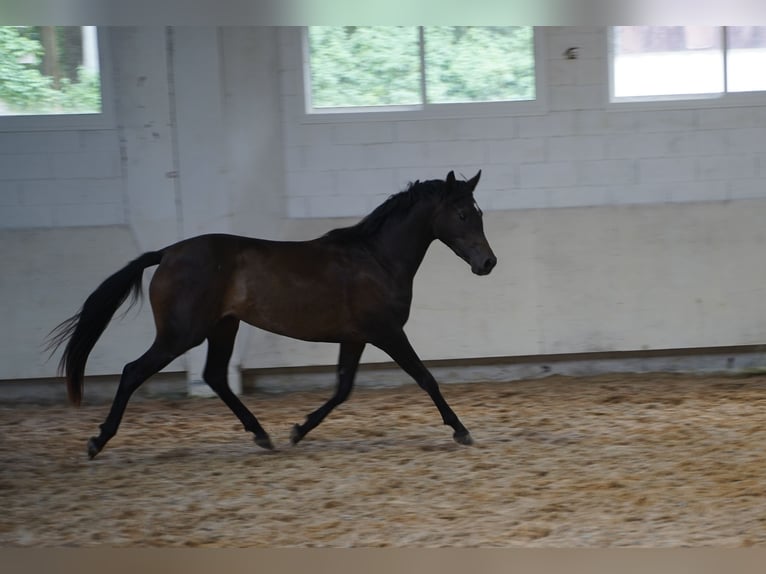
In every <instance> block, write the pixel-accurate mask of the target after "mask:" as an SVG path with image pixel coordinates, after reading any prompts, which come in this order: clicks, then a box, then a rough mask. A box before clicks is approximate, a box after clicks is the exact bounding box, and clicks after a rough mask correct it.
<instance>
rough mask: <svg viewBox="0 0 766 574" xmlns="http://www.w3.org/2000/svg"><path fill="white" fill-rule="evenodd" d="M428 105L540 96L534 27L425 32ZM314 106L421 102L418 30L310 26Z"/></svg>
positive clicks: (436, 28)
mask: <svg viewBox="0 0 766 574" xmlns="http://www.w3.org/2000/svg"><path fill="white" fill-rule="evenodd" d="M423 30H424V32H423V33H424V60H425V70H424V72H425V86H426V94H425V98H426V101H427V102H429V103H449V102H482V101H498V100H529V99H534V98H535V66H534V45H533V29H532V28H531V27H528V26H511V27H509V26H494V27H492V26H490V27H476V26H434V27H425V28H424V29H423ZM309 50H310V67H311V96H312V106H313V107H315V108H321V107H346V106H371V105H397V104H398V105H408V104H418V103H421V102H422V100H423V95H422V94H421V92H422V89H421V65H420V46H419V31H418V28H417V27H386V26H380V27H355V26H345V27H325V26H312V27H310V28H309Z"/></svg>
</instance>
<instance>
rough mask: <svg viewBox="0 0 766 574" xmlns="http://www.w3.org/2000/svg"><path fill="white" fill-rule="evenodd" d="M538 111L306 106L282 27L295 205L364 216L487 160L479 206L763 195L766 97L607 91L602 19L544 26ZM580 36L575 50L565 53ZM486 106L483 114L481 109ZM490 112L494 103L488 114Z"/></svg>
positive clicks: (311, 211)
mask: <svg viewBox="0 0 766 574" xmlns="http://www.w3.org/2000/svg"><path fill="white" fill-rule="evenodd" d="M537 33H538V34H539V35H540V45H541V48H542V50H541V54H542V66H541V68H540V70H539V73H541V74H542V75H543V82H542V85H543V89H542V93H541V97H542V102H541V106H540V108H539V110H538V111H537V112H532V113H530V112H529V111H527V110H525V108H524V107H523V106H521V105H520V106H519V107H518V110H517V111H514V108H513V107H512V106H510V107H505V108H503V107H497V108H496V109H497V110H498V111H497V112H496V115H493V116H491V117H472V112H471V110H470V109H468V108H466V113H465V115H462V116H460V117H454V118H443V117H442V118H430V117H425V114H419V113H418V112H414V113H410V114H408V115H403V114H396V113H392V114H387V113H385V112H380V113H368V114H358V115H356V117H353V118H349V117H348V116H345V117H340V118H339V119H337V120H334V119H333V117H332V116H329V115H324V116H323V117H319V116H311V115H307V114H305V113H304V111H303V105H304V104H303V96H302V92H301V90H302V84H301V74H302V66H301V59H300V58H301V30H299V29H296V28H286V29H282V30H281V46H282V50H283V54H282V60H281V62H282V71H281V74H282V79H283V81H282V92H283V102H284V106H285V114H284V122H285V125H284V131H285V146H286V147H285V163H286V178H287V188H286V193H287V202H288V215H289V216H290V217H296V218H301V217H326V216H331V215H336V216H352V215H353V216H359V215H364V214H365V213H367V212H368V211H370V210H371V209H373V208H374V207H375V206H376V205H377V204H378V203H380V202H381V201H382V200H383V199H385V197H387V196H388V195H390V194H391V193H393V192H394V191H397V190H399V189H402V188H404V187H405V186H406V184H407V182H408V181H410V180H412V179H418V178H419V179H424V178H428V177H443V175H444V174H445V173H446V171H447V170H449V169H455V170H456V171H460V172H462V173H464V174H465V175H466V176H470V175H473V173H474V172H475V171H476V169H478V168H482V169H483V170H484V172H483V173H484V175H483V177H482V181H481V184H480V186H479V189H478V192H477V199H478V201H479V203H480V204H481V206H482V207H483V208H484V209H485V210H507V209H525V208H551V207H552V208H557V207H575V206H603V205H630V204H662V203H686V202H694V201H721V200H729V199H743V198H766V185H763V181H764V178H765V177H766V96H763V95H761V96H760V97H758V96H755V97H754V101H753V105H750V106H737V107H730V108H720V107H716V103H715V102H708V101H705V100H701V101H697V102H693V103H692V102H687V103H686V104H682V105H681V106H680V107H678V109H664V108H666V107H668V106H667V104H661V103H648V104H642V105H639V106H637V105H635V104H624V103H622V104H621V103H613V104H612V103H609V102H608V77H607V74H608V71H607V70H608V65H607V61H606V56H607V54H606V51H607V29H606V28H604V27H577V28H572V27H547V28H539V29H538V30H537ZM573 46H574V47H578V59H576V60H568V59H565V58H564V56H563V52H564V51H565V50H566V49H567V48H569V47H573ZM481 113H482V114H485V113H488V112H486V110H483V111H482V112H481ZM489 113H492V112H489Z"/></svg>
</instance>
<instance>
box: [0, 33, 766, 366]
mask: <svg viewBox="0 0 766 574" xmlns="http://www.w3.org/2000/svg"><path fill="white" fill-rule="evenodd" d="M605 33H606V31H605V29H603V28H551V29H543V30H542V31H541V34H542V35H543V37H542V40H543V46H544V48H545V53H546V55H547V56H546V62H545V67H544V74H545V82H544V84H545V94H546V103H545V108H544V109H543V111H542V112H540V113H538V115H519V116H517V115H505V116H499V117H475V118H471V117H467V116H466V117H459V118H452V119H449V118H436V119H421V118H419V117H418V116H417V115H414V116H411V119H410V117H409V116H401V115H399V116H394V118H395V119H393V120H392V119H387V117H386V116H385V115H382V114H381V115H377V116H375V117H374V118H373V117H372V116H371V119H370V120H363V121H348V120H344V121H334V122H326V121H320V122H317V121H314V120H312V119H308V118H306V117H305V115H304V114H303V111H302V107H303V104H302V99H301V98H302V96H301V91H300V90H301V85H300V59H299V57H300V31H299V30H298V29H295V28H281V29H273V28H238V27H233V28H216V27H204V28H173V29H170V30H168V29H166V28H164V27H142V28H117V29H112V30H111V32H110V45H111V59H112V64H113V66H114V68H113V69H114V89H113V92H112V94H113V98H114V99H115V103H116V105H115V117H114V120H113V124H114V125H111V126H107V127H105V128H102V129H99V130H83V129H80V130H70V131H49V132H39V131H38V132H33V133H29V132H15V133H13V132H7V131H6V132H0V166H2V169H0V230H2V231H0V246H1V249H0V263H1V264H2V269H3V272H2V274H0V301H1V302H2V303H0V313H2V316H3V317H8V318H9V319H8V324H7V326H6V330H5V335H4V336H3V339H2V340H0V379H10V378H28V377H49V376H53V374H54V368H55V361H50V362H47V363H46V362H44V361H43V360H42V356H41V354H40V349H39V347H37V346H36V342H37V341H40V340H41V339H42V337H43V336H44V334H45V333H46V332H47V331H48V330H49V329H50V328H51V327H52V326H54V325H55V324H56V323H58V322H59V321H60V320H62V319H64V318H65V317H67V316H69V315H71V314H72V313H73V312H74V311H76V310H77V308H78V307H79V306H80V305H81V304H82V301H83V300H84V299H85V297H86V296H87V294H88V293H89V292H90V291H91V290H92V289H93V288H95V286H96V285H97V284H98V282H99V281H100V280H101V279H103V278H104V277H106V276H107V275H108V274H109V273H111V272H113V271H114V270H116V269H117V268H118V267H120V266H121V265H123V264H124V263H125V262H126V261H127V260H128V259H129V258H130V257H132V256H134V255H136V254H138V253H140V252H141V251H144V250H148V249H154V248H157V247H160V246H163V245H166V244H168V243H170V242H172V241H175V240H177V239H178V238H181V237H184V236H188V235H193V234H196V233H200V232H204V231H229V232H234V233H240V234H245V235H255V236H262V237H284V238H288V239H302V238H309V237H314V236H316V235H319V234H321V233H323V232H325V231H326V230H327V229H329V228H331V227H337V226H339V225H346V224H349V223H351V222H352V221H354V220H355V219H356V218H358V216H361V215H363V214H365V213H366V212H368V211H369V210H370V209H372V208H373V207H374V206H376V205H377V204H378V203H379V202H381V201H382V200H383V199H385V197H387V196H388V195H390V194H391V193H393V192H395V191H398V190H399V189H402V188H403V187H404V186H405V184H406V183H407V182H408V181H410V180H414V179H425V178H428V177H443V176H444V174H445V173H446V172H447V171H448V170H450V169H454V170H456V172H462V173H464V174H465V175H466V176H470V175H472V174H473V173H474V172H475V170H476V169H479V168H481V169H482V170H483V176H482V180H481V182H480V184H479V189H478V191H477V199H478V200H479V202H480V204H481V205H482V207H483V208H484V210H485V218H486V228H487V235H488V237H489V239H490V241H491V243H492V244H493V247H494V248H495V251H496V252H497V254H498V257H499V265H498V267H497V269H496V270H495V271H494V272H493V273H492V275H490V276H488V277H483V278H478V277H475V276H473V275H471V274H470V271H469V270H468V268H467V267H466V266H465V264H464V263H462V262H461V261H459V260H458V259H457V258H455V257H454V255H453V254H452V253H451V252H449V251H448V250H447V249H446V248H444V247H443V246H440V245H435V246H434V248H433V249H432V251H431V252H430V253H429V255H428V256H427V257H426V261H425V263H424V265H423V268H422V269H421V272H420V273H419V274H418V276H417V278H416V283H415V301H414V308H413V313H412V316H411V319H410V323H409V325H408V333H409V334H410V338H411V339H412V341H413V344H414V346H415V348H416V349H417V350H418V351H419V352H420V354H421V355H422V356H423V358H426V359H450V358H475V357H497V356H518V355H546V354H551V353H578V352H586V351H626V350H639V349H649V350H651V349H668V348H692V347H716V346H732V345H751V344H759V343H761V342H762V341H763V339H764V337H763V334H764V333H765V332H766V324H764V320H763V319H762V318H761V317H762V315H761V314H760V313H759V311H758V310H759V308H760V305H761V301H762V300H763V288H762V285H766V270H765V269H764V266H763V265H762V264H761V263H760V261H761V258H762V246H763V245H764V241H765V240H766V237H765V234H766V232H764V231H762V224H761V221H762V220H763V215H764V209H765V208H766V196H765V194H766V188H765V186H764V185H763V182H764V177H765V176H766V152H765V151H764V150H766V145H765V144H766V99H763V100H762V101H760V102H759V105H753V106H750V107H733V108H712V107H709V106H708V105H707V104H705V103H699V104H698V105H697V106H696V107H688V108H686V109H681V110H668V109H655V108H652V107H645V108H643V109H633V108H626V109H620V108H617V107H615V106H607V105H606V103H605V94H606V62H605V61H604V53H605V47H606V38H605ZM570 46H578V47H579V48H580V50H579V54H580V59H578V60H565V59H563V57H562V52H563V51H564V50H565V49H566V48H568V47H570ZM344 216H348V217H350V218H351V219H342V217H344ZM148 276H149V274H148V273H147V278H148ZM151 333H152V327H151V318H150V313H149V310H148V306H144V308H143V309H142V311H140V312H139V314H138V315H137V316H135V315H134V314H131V316H130V317H128V318H126V319H125V320H124V321H122V322H120V323H115V324H113V325H112V326H110V328H109V329H108V331H107V332H106V334H105V336H104V338H103V340H102V341H101V342H100V343H99V345H98V346H97V348H96V350H95V351H94V359H93V361H92V363H90V364H89V369H88V373H89V374H110V373H118V372H119V371H120V370H121V368H122V365H123V364H124V362H125V361H127V360H130V359H132V358H134V357H135V356H137V354H138V353H140V352H141V351H142V350H143V349H144V348H145V347H146V346H148V344H149V342H150V339H151ZM336 352H337V351H336V349H335V348H334V346H332V345H319V344H310V343H304V342H299V341H293V340H289V339H285V338H280V337H276V336H271V335H269V334H265V333H262V332H260V331H255V330H252V329H242V330H241V332H240V336H239V339H238V348H237V356H236V357H235V362H238V363H239V365H241V366H242V367H244V368H247V369H251V368H253V369H255V368H264V367H282V366H298V365H318V364H332V363H334V361H335V358H336ZM364 359H365V360H366V361H384V360H387V358H386V357H385V356H383V355H382V354H381V353H375V352H366V353H365V356H364ZM200 364H201V358H200V356H199V354H197V355H196V356H195V355H194V354H192V355H191V356H190V357H186V358H184V359H183V360H181V361H177V362H175V363H174V364H173V365H172V366H171V369H173V370H190V371H198V370H199V369H200Z"/></svg>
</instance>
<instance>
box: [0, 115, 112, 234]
mask: <svg viewBox="0 0 766 574" xmlns="http://www.w3.org/2000/svg"><path fill="white" fill-rule="evenodd" d="M0 205H2V209H0V229H23V228H36V227H72V226H87V225H114V224H123V223H125V220H126V218H125V210H124V202H123V194H122V174H121V169H120V148H119V140H118V136H117V132H116V130H87V131H86V130H62V131H30V132H24V131H19V132H0Z"/></svg>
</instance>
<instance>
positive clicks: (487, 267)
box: [470, 255, 497, 275]
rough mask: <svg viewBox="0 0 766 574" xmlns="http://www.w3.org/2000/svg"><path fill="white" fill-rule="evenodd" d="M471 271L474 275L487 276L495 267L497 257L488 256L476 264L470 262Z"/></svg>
mask: <svg viewBox="0 0 766 574" xmlns="http://www.w3.org/2000/svg"><path fill="white" fill-rule="evenodd" d="M470 263H471V271H472V272H473V273H474V274H476V275H489V274H490V272H491V271H492V270H493V269H494V268H495V265H497V257H495V256H494V255H489V256H488V257H483V258H480V259H479V261H478V262H473V261H472V262H470Z"/></svg>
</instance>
